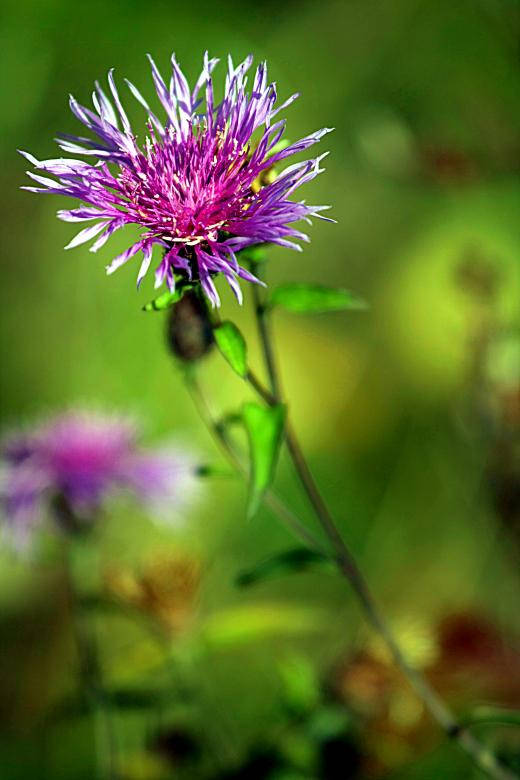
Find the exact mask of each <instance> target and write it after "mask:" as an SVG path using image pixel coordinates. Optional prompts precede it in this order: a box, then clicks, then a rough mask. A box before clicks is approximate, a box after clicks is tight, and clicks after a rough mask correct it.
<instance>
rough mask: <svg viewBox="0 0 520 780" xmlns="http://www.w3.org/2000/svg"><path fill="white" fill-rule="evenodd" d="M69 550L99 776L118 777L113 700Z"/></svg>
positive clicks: (79, 650) (82, 677)
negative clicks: (107, 690) (109, 699)
mask: <svg viewBox="0 0 520 780" xmlns="http://www.w3.org/2000/svg"><path fill="white" fill-rule="evenodd" d="M66 553H67V574H68V593H69V603H70V610H71V615H72V625H73V632H74V641H75V644H76V651H77V654H78V665H79V680H80V688H81V690H82V693H83V695H84V696H85V699H86V701H87V704H88V706H89V709H90V711H91V713H92V717H93V720H94V734H95V745H96V762H97V777H98V778H99V780H115V779H116V778H117V774H116V771H115V768H114V758H115V735H114V730H113V724H112V718H111V714H110V711H109V706H110V705H109V704H108V703H107V701H106V696H105V691H104V685H103V676H102V671H101V664H100V660H99V653H98V644H97V637H96V635H95V632H94V631H93V630H91V626H87V625H86V622H85V621H86V619H88V618H87V617H86V616H84V615H82V614H81V612H82V609H81V603H80V599H79V597H78V593H77V590H76V583H75V576H74V573H73V571H72V567H71V565H70V555H69V550H67V551H66Z"/></svg>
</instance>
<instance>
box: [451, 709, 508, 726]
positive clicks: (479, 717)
mask: <svg viewBox="0 0 520 780" xmlns="http://www.w3.org/2000/svg"><path fill="white" fill-rule="evenodd" d="M462 723H463V725H464V726H467V727H469V726H481V725H486V724H488V725H490V726H493V725H495V726H517V727H520V710H512V709H507V708H505V707H504V708H501V707H485V706H483V707H477V708H476V709H474V710H473V712H472V713H471V714H470V715H469V716H468V717H467V718H462Z"/></svg>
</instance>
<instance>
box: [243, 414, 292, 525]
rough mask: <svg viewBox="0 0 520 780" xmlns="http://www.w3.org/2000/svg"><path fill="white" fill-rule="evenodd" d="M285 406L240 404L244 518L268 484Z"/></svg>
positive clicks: (275, 458)
mask: <svg viewBox="0 0 520 780" xmlns="http://www.w3.org/2000/svg"><path fill="white" fill-rule="evenodd" d="M285 412H286V409H285V406H284V405H283V404H277V405H275V406H260V405H259V404H257V403H254V402H250V403H246V404H244V408H243V412H242V417H243V420H244V425H245V428H246V431H247V435H248V439H249V454H250V464H251V465H250V482H249V500H248V507H247V516H248V519H250V518H252V517H253V515H254V514H255V513H256V511H257V510H258V507H259V506H260V502H261V501H262V496H263V494H264V493H265V491H266V490H267V488H268V487H269V485H270V484H271V482H272V480H273V477H274V472H275V468H276V461H277V459H278V454H279V451H280V445H281V443H282V437H283V429H284V422H285Z"/></svg>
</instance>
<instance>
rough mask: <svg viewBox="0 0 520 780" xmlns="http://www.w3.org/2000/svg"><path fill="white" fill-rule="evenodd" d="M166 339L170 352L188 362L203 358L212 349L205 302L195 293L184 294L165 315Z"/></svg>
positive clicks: (211, 334) (209, 320) (211, 331)
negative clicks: (166, 318) (166, 319)
mask: <svg viewBox="0 0 520 780" xmlns="http://www.w3.org/2000/svg"><path fill="white" fill-rule="evenodd" d="M166 340H167V343H168V347H169V349H170V351H171V352H172V353H173V354H174V355H175V357H177V358H179V359H180V360H182V361H184V362H186V363H191V362H193V361H195V360H199V359H200V358H201V357H203V356H204V355H206V354H207V353H208V352H209V351H210V350H211V347H212V346H213V328H212V324H211V319H210V314H209V311H208V307H207V305H206V302H205V300H204V299H203V298H202V296H201V295H199V294H197V292H195V291H192V290H190V291H188V292H186V293H185V294H184V295H183V297H182V298H181V300H180V301H178V303H175V304H174V305H173V306H172V307H171V309H170V312H169V315H168V321H167V325H166Z"/></svg>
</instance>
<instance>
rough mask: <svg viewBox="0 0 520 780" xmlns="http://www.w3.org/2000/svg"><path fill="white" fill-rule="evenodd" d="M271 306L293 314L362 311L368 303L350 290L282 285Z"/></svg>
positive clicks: (278, 288)
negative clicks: (280, 307)
mask: <svg viewBox="0 0 520 780" xmlns="http://www.w3.org/2000/svg"><path fill="white" fill-rule="evenodd" d="M268 305H269V306H271V307H273V306H283V307H284V308H285V309H288V310H289V311H292V312H298V313H300V312H315V313H317V312H325V311H348V310H350V311H360V310H363V309H366V308H367V305H366V303H365V302H364V301H363V300H362V299H361V298H357V297H356V296H355V295H353V294H352V293H351V292H349V291H348V290H342V289H340V288H336V287H324V286H322V285H318V284H282V285H281V286H280V287H277V288H276V289H275V290H274V291H273V293H272V295H271V297H270V299H269V304H268Z"/></svg>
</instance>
